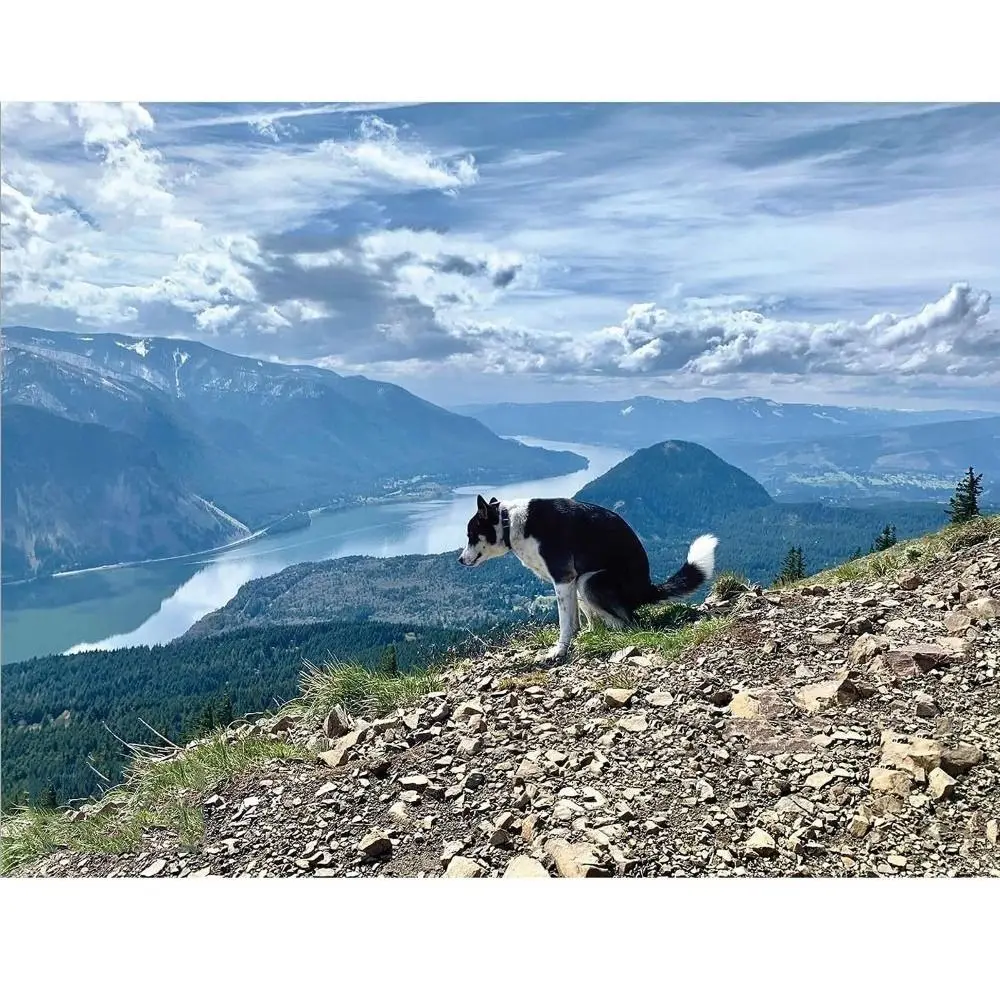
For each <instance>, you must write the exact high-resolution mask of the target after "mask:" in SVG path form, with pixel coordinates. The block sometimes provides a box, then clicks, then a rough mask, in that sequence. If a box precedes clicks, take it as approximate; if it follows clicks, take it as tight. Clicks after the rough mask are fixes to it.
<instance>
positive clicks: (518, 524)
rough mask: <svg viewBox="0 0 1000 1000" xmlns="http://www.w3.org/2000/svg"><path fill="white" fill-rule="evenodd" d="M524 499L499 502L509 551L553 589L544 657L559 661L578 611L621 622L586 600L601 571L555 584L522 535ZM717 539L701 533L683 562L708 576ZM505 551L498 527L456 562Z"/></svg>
mask: <svg viewBox="0 0 1000 1000" xmlns="http://www.w3.org/2000/svg"><path fill="white" fill-rule="evenodd" d="M528 503H529V501H528V500H511V501H510V502H509V503H506V504H503V507H504V508H506V510H507V514H508V517H509V519H510V550H509V551H511V552H513V553H514V555H515V556H517V558H518V559H519V560H520V562H521V564H522V565H523V566H525V567H526V568H527V569H529V570H531V572H532V573H534V574H535V576H537V577H538V578H539V579H540V580H544V581H545V582H546V583H551V584H552V585H553V586H554V588H555V592H556V606H557V608H558V610H559V640H558V642H557V643H556V644H555V645H554V646H553V647H552V648H551V649H550V650H549V651H548V654H547V656H546V659H548V660H549V661H552V662H554V661H557V660H561V659H562V658H563V657H564V656H565V655H566V653H567V652H568V651H569V646H570V643H571V642H572V641H573V637H574V636H575V635H576V633H577V631H578V630H579V628H580V616H581V614H582V615H583V616H584V617H585V618H586V620H587V624H588V625H593V622H594V620H595V619H596V620H599V621H602V622H604V623H605V624H606V625H607V626H609V627H611V628H617V627H620V626H621V622H620V621H619V620H618V619H617V618H615V617H614V616H613V615H610V614H608V613H607V612H605V611H604V610H603V609H602V608H599V607H596V606H594V605H591V604H590V603H589V602H588V600H587V582H588V581H589V579H590V578H591V577H592V576H594V575H595V574H596V573H599V572H601V570H596V571H592V572H590V573H585V574H583V576H581V577H579V578H578V579H576V580H573V581H572V582H570V583H556V582H555V581H554V580H553V579H552V575H551V574H550V573H549V568H548V566H547V564H546V562H545V560H544V559H543V558H542V554H541V551H540V543H539V539H537V538H526V537H525V534H524V528H525V522H526V521H527V519H528ZM717 544H718V539H717V538H716V537H715V536H714V535H701V536H699V537H698V538H696V539H695V540H694V541H693V542H692V543H691V547H690V548H689V549H688V554H687V561H688V562H689V563H690V564H691V565H693V566H697V567H698V569H699V570H700V571H701V572H702V573H703V574H704V575H705V578H706V579H710V578H711V576H712V574H713V573H714V572H715V546H716V545H717ZM507 551H508V549H507V546H506V545H504V544H503V540H502V537H501V535H500V531H499V526H498V531H497V540H496V542H495V543H494V544H492V545H490V544H488V543H487V542H486V541H484V540H483V539H479V540H478V542H477V544H476V545H474V546H468V545H467V546H466V547H465V549H464V550H463V552H462V554H461V556H459V559H460V561H461V562H462V563H463V564H464V565H466V566H474V565H476V564H477V563H479V562H485V561H486V560H487V559H494V558H497V557H498V556H502V555H504V554H505V553H506V552H507Z"/></svg>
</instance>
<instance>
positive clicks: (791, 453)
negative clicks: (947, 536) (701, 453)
mask: <svg viewBox="0 0 1000 1000" xmlns="http://www.w3.org/2000/svg"><path fill="white" fill-rule="evenodd" d="M718 451H719V453H720V454H721V455H723V456H724V457H726V458H728V459H729V460H730V461H732V462H735V463H736V464H737V465H739V466H740V467H741V468H743V469H747V470H748V471H749V472H751V473H752V474H753V475H754V476H755V477H756V478H757V479H758V480H759V481H760V482H761V483H763V484H764V485H765V486H766V487H767V488H768V489H769V490H771V491H772V492H773V493H774V494H775V495H776V496H780V497H781V498H782V499H785V498H788V499H793V498H794V499H804V498H807V497H815V496H816V494H817V493H821V494H823V495H826V496H829V497H831V498H848V499H851V498H858V499H860V498H869V497H894V498H900V499H911V498H937V499H946V498H948V497H950V496H951V495H952V493H953V492H954V490H955V483H956V481H957V480H958V479H959V478H960V477H961V475H962V474H963V473H964V472H965V470H966V469H967V468H968V467H969V466H970V465H973V466H975V468H976V469H977V470H978V471H980V472H982V473H983V474H984V476H983V487H984V499H985V500H986V501H987V502H989V501H990V500H995V499H1000V417H988V418H985V419H978V420H951V421H946V422H942V423H931V424H922V425H919V426H911V427H898V428H895V429H892V430H885V431H881V432H879V433H877V434H850V435H844V436H840V437H824V438H820V439H817V440H812V441H791V442H785V443H781V444H754V443H749V444H746V443H744V444H740V445H728V444H720V445H719V446H718Z"/></svg>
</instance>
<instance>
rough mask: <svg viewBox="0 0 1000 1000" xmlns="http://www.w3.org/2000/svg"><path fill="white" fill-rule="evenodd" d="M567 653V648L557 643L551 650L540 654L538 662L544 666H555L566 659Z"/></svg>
mask: <svg viewBox="0 0 1000 1000" xmlns="http://www.w3.org/2000/svg"><path fill="white" fill-rule="evenodd" d="M568 652H569V647H568V646H564V645H562V644H561V643H558V642H557V643H556V644H555V645H554V646H553V647H552V648H551V649H549V650H547V651H546V652H544V653H542V655H541V657H539V662H540V663H544V664H545V665H546V666H555V664H557V663H562V662H563V660H565V659H566V654H567V653H568Z"/></svg>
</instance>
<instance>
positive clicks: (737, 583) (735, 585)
mask: <svg viewBox="0 0 1000 1000" xmlns="http://www.w3.org/2000/svg"><path fill="white" fill-rule="evenodd" d="M749 589H750V581H749V580H748V579H747V578H746V577H745V576H741V575H740V574H739V573H734V572H733V571H732V570H728V569H727V570H725V571H724V572H722V573H720V574H719V575H718V576H717V577H716V578H715V583H714V584H713V585H712V596H713V597H717V598H718V599H719V600H720V601H730V600H732V599H733V598H734V597H738V596H739V595H740V594H744V593H746V592H747V591H748V590H749Z"/></svg>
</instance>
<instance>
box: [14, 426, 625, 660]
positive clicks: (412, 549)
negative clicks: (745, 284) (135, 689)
mask: <svg viewBox="0 0 1000 1000" xmlns="http://www.w3.org/2000/svg"><path fill="white" fill-rule="evenodd" d="M517 440H519V441H523V442H524V443H525V444H532V445H539V446H542V447H548V448H553V449H556V450H567V451H574V452H576V453H577V454H578V455H582V456H583V457H584V458H586V459H587V460H588V462H589V465H588V467H587V468H586V469H584V470H582V471H580V472H574V473H570V474H569V475H565V476H554V477H551V478H549V479H536V480H529V481H525V482H520V483H508V484H507V485H504V486H498V485H495V484H480V485H475V486H467V487H463V488H461V489H457V490H455V492H454V495H453V496H452V497H451V498H448V499H440V500H424V501H419V502H399V503H390V504H375V505H370V506H365V507H356V508H353V509H350V510H339V511H328V512H325V513H320V514H314V515H313V518H312V523H311V524H310V525H309V526H308V527H306V528H302V529H301V530H299V531H293V532H288V533H287V534H281V535H275V536H274V537H273V538H267V537H264V538H258V539H254V540H253V541H251V542H248V543H247V544H245V545H241V546H238V547H236V548H231V549H228V550H223V551H219V552H214V553H208V554H204V555H201V556H185V557H179V558H177V559H168V560H158V561H154V562H147V563H139V564H135V565H130V566H116V567H108V568H104V569H96V570H92V571H88V572H81V573H72V574H68V575H64V576H57V577H49V578H46V579H44V580H38V581H34V582H31V583H26V584H18V585H14V586H6V587H4V588H3V610H2V636H0V638H2V662H3V663H12V662H15V661H17V660H23V659H27V658H29V657H32V656H44V655H47V654H49V653H61V652H77V651H79V650H83V649H117V648H120V647H123V646H139V645H156V644H159V643H164V642H169V641H170V640H171V639H175V638H176V637H177V636H179V635H181V634H182V633H184V632H186V631H187V629H188V628H190V626H191V625H193V624H194V623H195V622H196V621H198V619H199V618H202V617H203V616H204V615H206V614H208V613H209V612H210V611H215V610H216V609H217V608H221V607H222V606H223V605H224V604H226V603H227V602H228V601H229V600H231V599H232V598H233V597H234V596H235V595H236V592H237V590H239V588H240V587H241V586H242V585H243V584H244V583H246V582H247V581H248V580H253V579H255V578H257V577H261V576H269V575H270V574H272V573H277V572H278V571H279V570H282V569H284V568H285V567H286V566H291V565H293V564H295V563H300V562H316V561H320V560H323V559H335V558H337V557H339V556H349V555H373V556H395V555H405V554H411V553H412V554H419V553H429V552H447V551H449V550H451V549H454V550H456V551H457V550H458V549H459V548H460V547H461V546H462V545H463V544H464V542H465V525H466V522H467V521H468V520H469V518H470V517H471V516H472V514H473V513H474V512H475V504H474V503H473V501H472V499H471V498H472V497H474V496H475V495H476V494H477V493H482V494H483V495H485V496H486V497H490V496H492V495H496V496H499V497H510V498H514V497H531V496H572V495H573V494H574V493H576V492H577V491H578V490H579V489H581V488H582V487H583V486H585V485H586V484H587V483H588V482H590V481H591V480H593V479H596V478H597V477H598V476H600V475H602V474H603V473H605V472H606V471H607V470H608V469H610V468H611V467H612V466H614V465H617V464H618V463H619V462H620V461H622V459H624V458H625V457H626V455H627V454H628V453H627V452H625V451H621V450H619V449H615V448H604V447H599V446H596V445H583V444H574V443H567V442H559V441H544V440H540V439H535V438H524V437H522V438H518V439H517Z"/></svg>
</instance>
